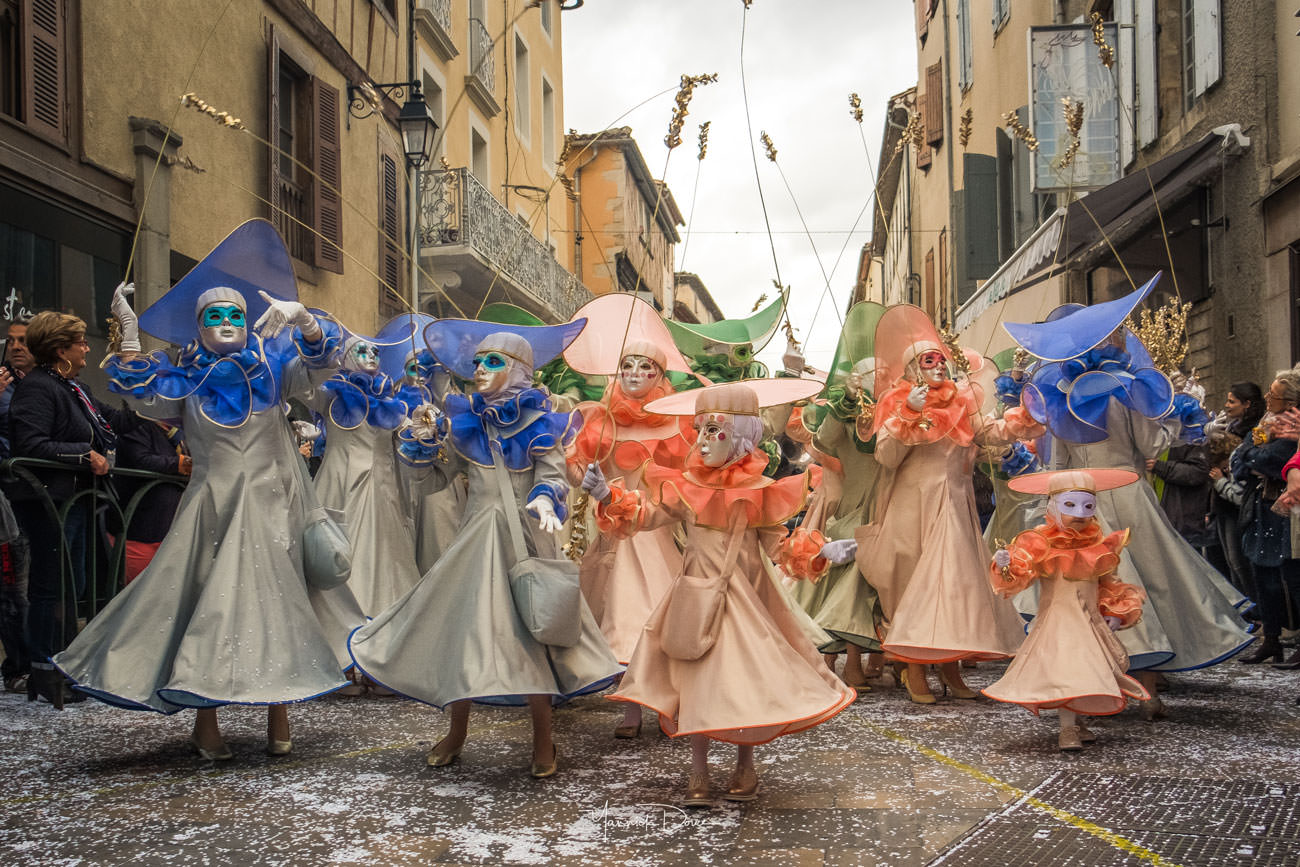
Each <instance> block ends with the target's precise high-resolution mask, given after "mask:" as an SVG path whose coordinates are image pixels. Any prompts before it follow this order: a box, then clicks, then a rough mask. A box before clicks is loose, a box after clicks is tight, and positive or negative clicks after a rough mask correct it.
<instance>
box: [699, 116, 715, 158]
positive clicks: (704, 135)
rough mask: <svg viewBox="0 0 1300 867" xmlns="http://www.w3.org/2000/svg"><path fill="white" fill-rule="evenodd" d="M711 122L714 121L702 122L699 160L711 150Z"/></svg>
mask: <svg viewBox="0 0 1300 867" xmlns="http://www.w3.org/2000/svg"><path fill="white" fill-rule="evenodd" d="M711 123H713V121H711V120H706V121H705V122H704V123H702V124H700V138H699V142H700V152H699V154H698V155H697V156H696V159H698V160H703V159H704V155H705V154H706V153H708V151H709V124H711Z"/></svg>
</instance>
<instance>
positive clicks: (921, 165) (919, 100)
mask: <svg viewBox="0 0 1300 867" xmlns="http://www.w3.org/2000/svg"><path fill="white" fill-rule="evenodd" d="M929 105H930V99H929V94H927V93H919V94H917V96H916V114H917V117H919V118H920V119H921V128H922V131H921V146H920V147H918V148H917V149H916V167H917V168H918V169H928V168H929V167H930V159H931V154H930V132H929V130H927V129H925V121H926V117H927V116H928V108H929Z"/></svg>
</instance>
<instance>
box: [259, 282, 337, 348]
mask: <svg viewBox="0 0 1300 867" xmlns="http://www.w3.org/2000/svg"><path fill="white" fill-rule="evenodd" d="M257 294H258V295H261V296H262V300H263V301H265V302H266V303H267V304H269V305H270V306H269V307H267V309H266V312H265V313H263V314H262V315H261V316H259V317H258V319H257V321H256V322H254V323H253V328H254V329H255V330H256V331H257V332H258V333H260V334H261V335H262V336H263V337H267V338H272V337H275V336H277V335H278V334H279V333H280V332H281V331H283V330H284V328H285V326H286V325H287V326H290V327H293V328H297V329H298V330H299V331H301V332H302V336H303V338H305V339H306V340H308V341H311V342H315V341H316V340H319V339H320V334H321V329H320V325H319V324H318V323H317V322H316V317H314V316H312V315H311V313H309V312H308V311H307V308H306V307H304V306H302V305H301V304H299V303H298V302H297V301H280V300H278V299H276V298H273V297H271V296H270V295H267V294H266V292H264V291H263V290H261V289H258V290H257Z"/></svg>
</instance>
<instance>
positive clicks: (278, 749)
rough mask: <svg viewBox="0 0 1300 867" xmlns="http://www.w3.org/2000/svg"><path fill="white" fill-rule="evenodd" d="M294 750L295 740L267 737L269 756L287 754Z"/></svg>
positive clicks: (267, 752)
mask: <svg viewBox="0 0 1300 867" xmlns="http://www.w3.org/2000/svg"><path fill="white" fill-rule="evenodd" d="M292 751H293V741H281V740H276V739H275V738H267V739H266V754H267V755H268V756H287V755H289V753H290V752H292Z"/></svg>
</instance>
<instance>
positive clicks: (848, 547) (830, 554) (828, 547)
mask: <svg viewBox="0 0 1300 867" xmlns="http://www.w3.org/2000/svg"><path fill="white" fill-rule="evenodd" d="M821 555H822V556H823V557H825V558H826V559H827V560H830V561H831V562H832V563H834V564H836V565H837V566H838V565H839V564H840V563H847V562H849V561H850V560H852V559H853V558H854V557H856V556H858V540H857V539H835V540H834V541H831V542H827V543H826V544H825V545H822V550H821Z"/></svg>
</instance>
